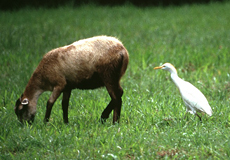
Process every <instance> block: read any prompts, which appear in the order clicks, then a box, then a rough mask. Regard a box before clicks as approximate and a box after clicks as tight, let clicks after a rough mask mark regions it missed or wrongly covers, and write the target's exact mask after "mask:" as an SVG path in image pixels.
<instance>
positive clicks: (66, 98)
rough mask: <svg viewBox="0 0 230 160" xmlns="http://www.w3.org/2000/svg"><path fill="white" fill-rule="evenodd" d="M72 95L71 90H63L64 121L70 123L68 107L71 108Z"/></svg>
mask: <svg viewBox="0 0 230 160" xmlns="http://www.w3.org/2000/svg"><path fill="white" fill-rule="evenodd" d="M70 95H71V90H65V91H63V97H62V110H63V120H64V123H69V121H68V108H69V98H70Z"/></svg>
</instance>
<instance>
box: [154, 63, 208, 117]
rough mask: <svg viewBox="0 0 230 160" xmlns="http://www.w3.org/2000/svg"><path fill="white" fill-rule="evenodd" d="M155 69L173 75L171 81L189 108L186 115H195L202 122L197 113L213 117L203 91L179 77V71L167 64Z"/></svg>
mask: <svg viewBox="0 0 230 160" xmlns="http://www.w3.org/2000/svg"><path fill="white" fill-rule="evenodd" d="M154 69H164V70H167V71H169V72H170V73H171V79H172V81H173V82H174V83H175V85H176V86H177V88H178V89H179V91H180V94H181V97H182V99H183V101H184V103H185V105H186V107H187V110H186V113H187V112H189V113H191V114H193V115H194V114H195V115H197V116H198V117H199V118H200V120H201V117H200V116H199V115H198V114H197V111H198V112H204V113H206V114H208V115H209V116H212V109H211V107H210V105H209V103H208V101H207V99H206V98H205V96H204V95H203V93H201V91H200V90H199V89H197V88H196V87H195V86H194V85H192V84H191V83H189V82H187V81H184V80H183V79H181V78H180V77H178V75H177V70H176V68H175V67H174V66H173V65H172V64H170V63H165V64H163V65H162V66H159V67H155V68H154Z"/></svg>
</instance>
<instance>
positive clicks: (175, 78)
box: [171, 72, 183, 89]
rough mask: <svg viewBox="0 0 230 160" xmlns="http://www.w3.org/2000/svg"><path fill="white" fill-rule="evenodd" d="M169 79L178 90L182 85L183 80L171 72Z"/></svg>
mask: <svg viewBox="0 0 230 160" xmlns="http://www.w3.org/2000/svg"><path fill="white" fill-rule="evenodd" d="M171 79H172V81H173V82H174V83H175V85H176V86H177V88H178V89H179V84H181V83H183V80H182V79H181V78H180V77H178V75H177V73H175V72H171Z"/></svg>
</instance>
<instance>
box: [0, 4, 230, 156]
mask: <svg viewBox="0 0 230 160" xmlns="http://www.w3.org/2000/svg"><path fill="white" fill-rule="evenodd" d="M229 10H230V3H229V2H226V3H222V4H221V3H214V4H209V5H192V6H186V5H185V6H180V7H166V8H161V7H147V8H138V7H134V6H129V5H128V6H118V7H99V6H91V5H86V6H81V7H79V8H72V7H63V8H57V9H43V8H40V9H37V10H35V9H28V8H25V9H21V10H18V11H13V12H3V11H0V15H1V16H0V24H1V25H0V73H1V74H0V76H1V77H0V115H1V116H0V159H25V158H26V159H27V158H28V159H158V158H159V159H161V158H162V159H228V158H229V156H230V150H229V148H230V134H229V129H230V115H229V113H230V104H229V102H230V61H229V60H230V54H229V52H230V47H229V44H230V38H229V37H230V30H229V26H230V21H229V19H230V14H229ZM102 34H103V35H111V36H115V37H118V38H119V39H120V40H121V41H122V42H123V44H124V45H125V46H126V48H127V49H128V51H129V54H130V63H129V66H128V69H127V72H126V74H125V76H124V77H123V79H122V86H123V89H124V95H123V106H122V113H121V122H120V124H115V125H112V115H110V118H109V119H108V121H107V122H106V123H105V124H103V125H102V124H100V123H99V122H98V119H99V117H100V115H101V112H102V111H103V109H104V108H105V107H106V105H107V104H108V103H109V101H110V98H109V96H108V94H107V92H106V90H105V89H104V88H101V89H98V90H92V91H81V90H74V91H73V92H72V95H71V100H70V109H69V121H70V124H69V125H65V124H63V120H62V110H61V98H59V99H58V100H57V102H56V103H55V105H54V107H53V110H52V114H51V120H50V123H48V124H44V123H43V118H44V115H45V105H46V102H47V100H48V97H49V95H50V93H49V92H46V93H44V94H43V95H42V96H41V97H40V99H39V101H38V105H37V115H36V118H35V122H34V123H33V125H31V126H28V125H24V126H21V125H20V124H19V123H18V121H17V119H16V115H15V113H14V110H13V108H14V104H15V102H16V99H17V98H18V97H19V96H20V95H21V93H22V92H23V91H24V88H25V86H26V84H27V82H28V80H29V78H30V76H31V74H32V73H33V71H34V70H35V68H36V66H37V65H38V63H39V61H40V60H41V58H42V56H43V55H44V54H45V53H46V52H48V51H49V50H51V49H53V48H56V47H59V46H63V45H66V44H70V43H72V42H73V41H76V40H79V39H82V38H88V37H92V36H95V35H102ZM164 62H171V63H172V64H174V65H175V66H176V68H177V70H178V74H179V76H180V77H181V78H183V79H185V80H187V81H189V82H191V83H192V84H194V85H195V86H197V88H199V89H200V90H201V91H202V92H203V93H204V94H205V96H206V97H207V99H208V100H209V103H210V105H211V106H212V108H213V111H214V115H213V116H212V117H211V118H209V117H208V116H206V115H204V116H203V123H200V122H199V120H198V118H194V117H193V116H192V115H189V119H188V120H184V119H183V116H184V113H185V106H184V104H183V102H182V100H181V97H180V94H179V92H178V90H177V89H176V86H175V85H174V84H173V82H172V81H171V80H170V76H169V73H168V72H165V71H155V70H153V67H155V66H158V65H160V64H162V63H164Z"/></svg>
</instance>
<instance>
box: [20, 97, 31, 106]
mask: <svg viewBox="0 0 230 160" xmlns="http://www.w3.org/2000/svg"><path fill="white" fill-rule="evenodd" d="M21 104H22V105H27V104H29V100H28V99H27V98H24V99H23V100H22V102H21Z"/></svg>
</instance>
